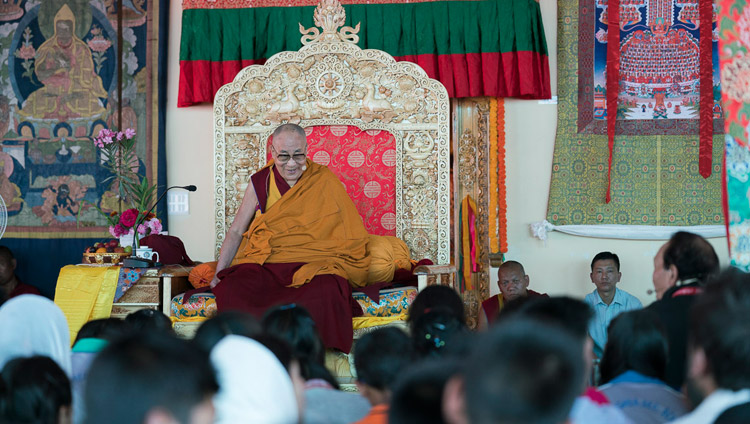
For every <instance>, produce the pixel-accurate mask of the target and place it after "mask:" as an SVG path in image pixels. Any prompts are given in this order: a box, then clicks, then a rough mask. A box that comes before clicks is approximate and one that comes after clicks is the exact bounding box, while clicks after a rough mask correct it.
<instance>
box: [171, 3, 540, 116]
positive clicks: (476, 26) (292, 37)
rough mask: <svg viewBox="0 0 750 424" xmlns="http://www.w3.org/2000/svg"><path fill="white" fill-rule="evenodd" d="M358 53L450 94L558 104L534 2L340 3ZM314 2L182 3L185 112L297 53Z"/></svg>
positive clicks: (181, 90)
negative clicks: (373, 54) (414, 68)
mask: <svg viewBox="0 0 750 424" xmlns="http://www.w3.org/2000/svg"><path fill="white" fill-rule="evenodd" d="M342 3H343V5H344V9H345V10H346V25H349V26H355V25H356V24H357V23H360V22H361V24H362V26H361V30H360V32H359V36H360V39H359V46H360V47H361V48H363V49H378V50H383V51H385V52H387V53H389V54H390V55H392V56H394V57H395V58H396V60H405V61H409V62H414V63H416V64H418V65H419V66H421V67H422V68H423V69H424V70H425V71H426V72H427V74H428V75H429V76H430V77H431V78H435V79H437V80H439V81H440V82H442V83H443V85H445V87H446V89H447V90H448V95H449V96H450V97H476V96H489V97H518V98H524V99H546V98H549V97H550V82H549V61H548V56H547V42H546V40H545V37H544V28H543V26H542V18H541V13H540V9H539V3H538V2H537V1H535V0H478V1H431V0H423V1H414V0H411V1H408V2H407V1H405V0H389V1H383V0H380V1H379V0H369V1H366V0H342ZM316 4H317V1H315V0H288V1H280V0H183V13H182V40H181V44H180V86H179V94H178V100H177V102H178V106H190V105H194V104H197V103H202V102H212V101H213V97H214V94H215V93H216V92H217V91H218V89H219V88H220V87H221V86H222V85H224V84H226V83H229V82H231V81H232V80H233V78H234V76H235V75H236V74H237V73H238V72H239V71H240V70H241V69H242V68H244V67H246V66H248V65H252V64H262V63H264V62H265V60H266V59H268V58H269V57H271V56H272V55H274V54H275V53H278V52H280V51H285V50H291V51H294V50H299V49H300V48H301V47H302V43H301V41H300V36H301V34H300V32H299V24H300V23H301V24H302V25H303V26H304V27H306V28H309V27H312V26H314V24H313V10H314V8H315V5H316Z"/></svg>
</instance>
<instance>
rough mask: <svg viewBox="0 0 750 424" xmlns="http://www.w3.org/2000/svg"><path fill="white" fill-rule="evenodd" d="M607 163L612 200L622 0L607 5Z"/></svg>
mask: <svg viewBox="0 0 750 424" xmlns="http://www.w3.org/2000/svg"><path fill="white" fill-rule="evenodd" d="M607 11H608V12H609V15H608V16H607V23H608V25H607V149H608V150H609V159H608V165H607V195H606V199H605V200H606V202H607V203H609V202H610V200H612V195H611V193H610V192H611V186H612V155H613V153H614V147H615V124H616V123H617V94H618V92H619V91H620V0H609V4H608V6H607Z"/></svg>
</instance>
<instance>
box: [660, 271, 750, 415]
mask: <svg viewBox="0 0 750 424" xmlns="http://www.w3.org/2000/svg"><path fill="white" fill-rule="evenodd" d="M748 317H750V276H749V275H747V274H742V273H740V272H738V271H736V270H735V271H734V272H732V271H728V272H726V273H724V274H723V275H722V276H720V277H719V279H718V281H717V282H716V283H714V284H709V285H708V286H707V288H706V291H705V293H704V294H703V295H701V296H699V297H698V298H697V299H696V301H695V304H694V305H693V309H692V311H691V315H690V338H689V340H690V342H689V344H688V369H687V392H688V395H689V396H690V397H691V399H692V400H693V403H694V404H698V403H699V402H698V401H700V400H701V398H702V401H701V402H700V404H699V405H698V406H697V407H696V408H695V409H694V410H693V412H691V413H690V414H687V415H684V416H683V417H681V418H680V419H678V420H676V421H673V423H678V424H704V423H713V422H714V421H715V420H716V418H718V417H719V415H721V413H722V412H724V411H725V410H727V409H729V408H731V407H733V406H735V405H739V404H742V403H746V402H749V401H750V337H748V336H749V335H750V320H748Z"/></svg>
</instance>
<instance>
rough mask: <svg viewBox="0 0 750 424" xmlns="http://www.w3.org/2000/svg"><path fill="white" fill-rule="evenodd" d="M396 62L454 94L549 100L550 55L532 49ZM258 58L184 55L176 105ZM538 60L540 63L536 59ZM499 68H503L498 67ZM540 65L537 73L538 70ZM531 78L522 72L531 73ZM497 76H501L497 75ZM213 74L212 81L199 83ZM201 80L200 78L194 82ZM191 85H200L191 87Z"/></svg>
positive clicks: (201, 95)
mask: <svg viewBox="0 0 750 424" xmlns="http://www.w3.org/2000/svg"><path fill="white" fill-rule="evenodd" d="M395 59H396V60H397V61H407V62H413V63H416V64H417V65H419V66H421V67H422V69H424V70H425V71H426V72H427V75H428V76H429V77H430V78H434V79H437V80H439V81H440V82H441V83H442V84H443V85H444V86H445V88H446V90H448V96H449V97H452V98H456V97H480V96H490V97H516V98H522V99H548V98H549V97H550V93H551V90H550V85H549V60H548V59H547V56H545V55H542V54H540V53H536V52H529V51H521V52H507V53H497V52H495V53H468V54H452V55H436V54H423V55H410V56H399V57H396V58H395ZM265 61H266V60H265V59H260V60H228V61H222V62H211V61H207V60H192V61H187V60H183V61H181V62H180V85H179V93H178V100H177V106H178V107H185V106H191V105H194V104H197V103H203V102H213V99H214V95H215V94H216V92H217V91H218V90H219V88H221V86H222V85H224V84H227V83H230V82H232V80H233V79H234V77H235V75H237V73H238V72H239V71H240V70H242V68H244V67H246V66H249V65H255V64H258V65H260V64H263V63H265ZM539 62H541V65H540V63H539ZM499 69H502V72H499ZM538 69H541V70H542V71H541V72H536V70H538ZM534 73H536V74H537V75H534V77H533V78H531V77H524V78H522V77H521V76H522V75H529V74H534ZM499 76H502V77H503V79H502V80H500V79H499ZM206 79H211V85H210V87H209V85H207V84H205V83H203V81H205V80H206ZM196 81H201V83H199V84H198V83H195V82H196ZM192 87H201V88H202V90H201V91H200V92H193V88H192Z"/></svg>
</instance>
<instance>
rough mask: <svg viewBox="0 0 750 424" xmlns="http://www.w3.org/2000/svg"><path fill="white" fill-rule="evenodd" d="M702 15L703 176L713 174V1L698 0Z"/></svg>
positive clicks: (700, 157) (700, 150)
mask: <svg viewBox="0 0 750 424" xmlns="http://www.w3.org/2000/svg"><path fill="white" fill-rule="evenodd" d="M698 7H699V10H698V11H699V17H700V29H699V34H700V40H698V43H699V44H698V45H699V47H700V48H699V50H698V51H699V52H700V64H699V67H700V68H699V69H700V83H699V84H700V110H699V111H698V113H699V114H700V115H699V116H698V118H699V120H700V131H699V134H700V136H699V144H698V172H699V173H700V174H701V176H702V177H703V178H708V177H710V176H711V153H712V151H713V119H714V114H713V110H714V96H713V90H714V85H713V54H712V52H713V51H712V37H711V26H712V25H711V24H712V22H713V1H709V0H700V1H699V2H698Z"/></svg>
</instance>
